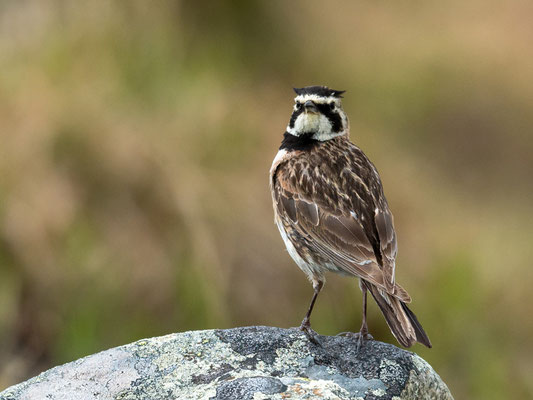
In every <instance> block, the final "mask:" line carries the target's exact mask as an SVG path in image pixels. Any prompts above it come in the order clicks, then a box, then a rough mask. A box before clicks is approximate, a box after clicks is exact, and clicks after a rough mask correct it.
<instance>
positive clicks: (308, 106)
mask: <svg viewBox="0 0 533 400" xmlns="http://www.w3.org/2000/svg"><path fill="white" fill-rule="evenodd" d="M304 109H305V112H310V113H318V108H317V106H316V105H315V103H313V102H312V101H311V100H307V101H306V102H305V103H304Z"/></svg>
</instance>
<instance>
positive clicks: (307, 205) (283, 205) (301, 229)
mask: <svg viewBox="0 0 533 400" xmlns="http://www.w3.org/2000/svg"><path fill="white" fill-rule="evenodd" d="M278 178H280V179H283V177H282V176H280V177H278ZM291 186H292V185H290V184H289V183H288V182H287V181H285V182H279V181H276V182H274V191H275V198H276V199H277V200H278V201H276V207H277V212H278V215H279V216H280V217H281V218H282V222H283V224H284V225H285V226H286V228H288V229H290V230H295V231H297V232H298V233H299V234H300V235H301V236H302V237H306V238H307V239H308V240H307V241H306V243H307V244H308V246H310V247H311V250H312V251H313V252H315V253H317V254H319V255H320V256H321V257H322V258H324V259H327V260H329V261H331V262H332V263H333V264H334V265H335V266H336V267H337V268H338V269H339V270H341V271H343V272H344V273H347V274H350V275H354V276H357V277H360V278H362V279H365V280H367V281H369V282H370V283H372V284H374V285H376V286H378V287H381V288H382V289H384V290H385V291H387V292H388V293H390V294H392V295H394V296H396V297H398V298H399V299H400V300H402V301H404V302H410V301H411V299H410V297H409V295H408V294H407V292H406V291H405V290H404V289H403V288H402V287H401V286H399V285H397V284H394V283H393V284H392V287H391V285H390V284H389V283H388V282H386V281H385V279H386V278H387V279H390V278H389V275H388V274H385V273H384V270H383V267H382V266H381V265H380V264H379V263H378V260H377V259H376V255H375V251H374V247H373V246H372V243H371V242H370V240H369V238H368V236H367V234H366V233H365V230H364V227H363V225H362V224H361V223H360V221H359V220H358V219H357V217H356V215H357V214H356V213H355V212H350V213H348V214H339V213H338V210H335V211H337V213H334V212H333V211H334V210H331V209H330V208H329V207H327V206H326V205H325V204H324V203H323V202H321V204H320V205H319V204H318V202H315V201H314V200H313V199H312V198H311V196H306V195H305V193H301V192H300V193H298V192H296V191H295V190H294V188H293V187H291ZM380 218H381V217H380ZM390 226H392V225H390ZM390 226H389V225H387V223H386V221H385V222H384V223H383V228H384V229H385V231H383V232H384V233H387V234H388V235H389V236H390V237H391V238H394V239H391V241H394V242H395V234H394V228H393V227H392V234H391V232H390V230H389V231H387V229H390ZM379 229H381V228H378V232H379ZM380 237H381V233H380ZM391 246H392V245H391ZM387 254H389V253H387ZM390 254H393V253H392V252H391V253H390ZM393 261H394V260H393ZM387 264H389V263H387ZM393 274H394V272H393ZM389 282H390V281H389Z"/></svg>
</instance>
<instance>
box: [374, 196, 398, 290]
mask: <svg viewBox="0 0 533 400" xmlns="http://www.w3.org/2000/svg"><path fill="white" fill-rule="evenodd" d="M374 223H375V224H376V229H377V232H378V236H379V245H380V250H381V260H382V266H383V278H384V281H385V285H386V286H387V287H389V288H393V287H394V274H395V269H396V254H398V245H397V243H396V232H395V230H394V218H393V216H392V213H391V212H390V210H389V207H388V206H387V205H386V203H385V206H384V207H381V208H376V211H375V214H374Z"/></svg>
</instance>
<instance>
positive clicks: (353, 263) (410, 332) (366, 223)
mask: <svg viewBox="0 0 533 400" xmlns="http://www.w3.org/2000/svg"><path fill="white" fill-rule="evenodd" d="M294 90H295V92H296V98H295V104H294V109H293V112H292V115H291V118H290V121H289V124H288V126H287V130H286V132H285V133H284V135H283V140H282V142H281V146H280V148H279V152H278V154H277V155H276V157H275V158H274V162H273V163H272V168H271V169H270V189H271V192H272V200H273V203H274V214H275V222H276V225H277V226H278V228H279V231H280V233H281V237H282V238H283V241H284V242H285V246H286V247H287V250H288V252H289V254H290V255H291V257H292V258H293V260H294V261H295V262H296V264H298V266H299V267H300V269H301V270H302V271H303V272H305V274H306V275H307V277H308V278H309V280H310V281H311V282H312V284H313V289H314V294H313V298H312V300H311V304H310V305H309V310H308V311H307V314H306V316H305V318H304V319H303V321H302V324H301V326H300V329H302V330H303V331H305V332H306V333H307V334H308V336H309V337H310V338H313V335H314V332H313V331H312V330H311V324H310V317H311V312H312V310H313V306H314V304H315V301H316V298H317V296H318V293H319V292H320V290H321V289H322V286H323V285H324V282H325V273H326V272H327V271H333V272H336V273H339V274H342V275H347V276H354V277H357V278H359V286H360V288H361V290H362V292H363V321H362V325H361V330H360V332H359V333H357V334H355V335H356V336H357V337H358V343H359V345H360V344H362V343H363V341H364V339H367V338H369V337H370V335H369V333H368V326H367V321H366V295H367V291H369V292H370V293H371V294H372V297H373V298H374V300H375V301H376V302H377V304H378V306H379V308H380V309H381V311H382V312H383V315H384V316H385V320H386V321H387V324H388V325H389V328H390V329H391V331H392V333H393V334H394V336H395V337H396V339H397V340H398V342H399V343H400V344H402V345H403V346H405V347H410V346H411V345H413V344H414V343H415V342H420V343H422V344H424V345H425V346H427V347H431V342H430V341H429V338H428V336H427V335H426V333H425V332H424V329H423V328H422V326H421V325H420V323H419V322H418V320H417V318H416V316H415V315H414V313H413V312H412V311H411V310H409V308H408V307H407V303H409V302H411V298H410V296H409V294H408V293H407V292H406V291H405V289H403V288H402V287H401V286H400V285H399V284H397V283H396V282H395V279H394V274H395V259H396V253H397V245H396V233H395V231H394V223H393V217H392V214H391V212H390V210H389V206H388V204H387V200H386V199H385V195H384V194H383V187H382V185H381V180H380V177H379V174H378V171H377V170H376V167H374V165H373V164H372V163H371V162H370V160H369V159H368V158H367V156H366V155H365V154H364V153H363V152H362V151H361V149H360V148H359V147H357V146H356V145H354V144H353V143H352V142H350V139H349V127H348V118H347V117H346V114H345V113H344V111H343V109H342V106H341V97H342V94H343V93H344V91H339V90H333V89H329V88H327V87H325V86H309V87H305V88H302V89H294Z"/></svg>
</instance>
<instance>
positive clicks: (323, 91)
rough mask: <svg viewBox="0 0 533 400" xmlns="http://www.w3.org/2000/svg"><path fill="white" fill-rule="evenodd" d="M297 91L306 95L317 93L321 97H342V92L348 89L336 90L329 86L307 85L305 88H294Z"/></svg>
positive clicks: (298, 93)
mask: <svg viewBox="0 0 533 400" xmlns="http://www.w3.org/2000/svg"><path fill="white" fill-rule="evenodd" d="M294 91H295V93H296V94H297V95H298V96H300V95H306V94H316V95H317V96H321V97H329V96H333V97H337V98H342V94H343V93H344V92H346V90H334V89H330V88H328V87H327V86H306V87H304V88H299V89H298V88H294Z"/></svg>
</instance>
